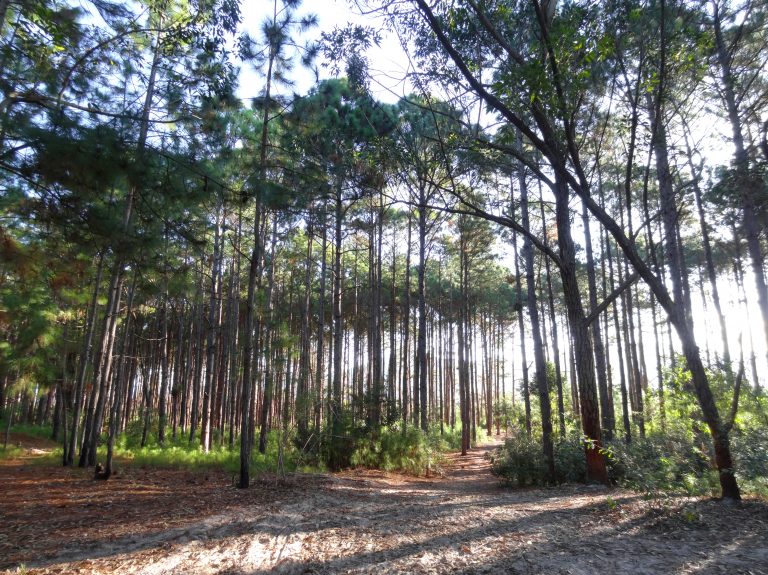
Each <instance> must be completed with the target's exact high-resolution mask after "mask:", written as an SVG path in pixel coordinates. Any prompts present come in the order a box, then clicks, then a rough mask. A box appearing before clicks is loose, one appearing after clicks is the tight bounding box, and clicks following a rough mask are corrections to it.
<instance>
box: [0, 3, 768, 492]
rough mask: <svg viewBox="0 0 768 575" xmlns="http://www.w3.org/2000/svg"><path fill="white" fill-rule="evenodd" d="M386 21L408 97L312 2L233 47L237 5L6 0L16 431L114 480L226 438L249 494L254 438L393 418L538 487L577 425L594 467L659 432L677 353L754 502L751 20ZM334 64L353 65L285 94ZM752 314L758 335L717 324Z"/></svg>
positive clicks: (4, 244)
mask: <svg viewBox="0 0 768 575" xmlns="http://www.w3.org/2000/svg"><path fill="white" fill-rule="evenodd" d="M370 7H371V8H372V9H375V11H376V12H377V13H380V14H382V15H384V16H385V18H386V22H388V23H389V26H391V27H392V29H393V31H394V32H396V33H398V34H399V35H400V37H401V38H402V39H403V43H404V45H406V46H408V47H409V49H410V50H411V51H412V54H411V57H412V59H413V62H414V65H415V66H416V68H417V69H418V74H416V75H415V79H414V82H413V85H414V86H417V87H418V89H417V90H414V93H413V94H412V95H410V96H408V97H405V98H402V99H401V100H400V101H399V102H397V103H395V104H387V103H384V102H381V101H379V100H377V99H376V98H375V97H374V96H373V95H372V94H371V90H370V86H369V74H368V62H367V59H366V57H365V54H366V49H367V48H368V47H370V46H371V45H373V44H374V43H376V42H377V41H378V36H377V34H376V33H375V32H373V31H372V30H369V29H365V28H361V27H349V28H347V29H343V30H336V31H334V32H333V33H325V34H323V36H322V40H321V42H320V43H307V44H303V43H302V41H303V40H302V38H304V37H305V34H306V32H307V30H309V29H310V28H312V27H313V26H315V25H316V19H315V18H314V17H313V16H305V15H303V12H302V11H301V6H300V3H299V2H297V1H296V0H291V1H289V0H274V1H272V2H267V3H265V4H264V20H263V23H262V26H261V29H260V36H259V37H257V38H249V37H247V36H241V37H240V38H239V39H238V40H237V42H233V38H234V36H235V35H236V33H237V30H238V26H239V24H240V13H239V7H238V5H237V3H235V2H228V1H222V2H219V3H214V4H210V3H200V4H197V3H195V2H189V3H187V2H167V1H161V2H144V3H142V4H140V5H137V6H132V7H131V8H130V9H129V8H127V7H125V6H122V5H121V4H113V3H110V2H104V1H101V0H99V1H98V2H97V1H95V0H94V1H92V2H90V3H88V4H87V5H85V6H84V7H81V6H79V5H78V6H75V5H70V4H69V3H67V2H54V1H48V2H31V3H16V2H12V1H7V2H3V3H2V4H0V26H2V28H1V29H0V31H1V32H2V51H1V52H0V57H2V61H3V65H2V74H0V90H2V102H0V170H1V171H2V173H3V178H2V183H1V184H0V185H2V198H0V202H2V219H1V220H0V234H1V235H2V238H1V239H2V241H1V242H0V257H1V259H0V265H1V266H2V267H0V272H1V275H0V297H1V298H2V300H1V301H2V303H1V304H0V306H1V307H0V333H2V336H3V337H2V343H1V344H0V345H1V347H0V354H1V355H0V407H2V408H3V410H4V413H5V417H6V422H7V425H8V426H9V427H10V425H11V424H12V423H13V422H14V421H35V422H38V423H42V422H51V423H52V424H53V434H54V436H55V437H56V438H57V439H58V440H60V441H61V442H62V445H63V447H64V449H63V463H64V464H65V465H74V464H75V463H77V464H79V465H80V466H93V465H95V463H96V452H97V448H98V447H99V445H100V444H101V443H106V445H107V449H108V452H107V453H108V454H107V459H106V469H105V473H106V476H107V477H109V474H110V473H111V470H112V454H113V449H114V445H115V440H116V438H118V437H119V436H120V435H121V434H122V433H124V432H126V430H128V429H133V430H138V431H139V432H140V436H141V444H142V445H144V444H146V443H147V442H157V443H158V444H159V445H166V444H170V443H171V442H179V441H181V440H182V439H183V441H185V442H188V443H189V444H190V445H192V444H199V445H200V447H201V449H202V450H203V451H205V452H207V451H209V450H210V449H212V448H214V447H216V446H228V448H230V449H235V448H238V449H239V450H240V453H241V473H240V486H241V487H247V486H248V485H249V482H250V478H249V469H250V457H251V452H252V449H253V448H258V450H259V451H261V452H262V453H263V452H264V451H265V450H266V448H267V437H268V433H269V431H270V430H280V431H281V432H282V433H283V434H284V435H285V436H286V437H288V436H290V437H291V439H292V441H294V442H295V444H296V445H298V446H299V447H300V448H301V449H302V450H305V451H307V452H310V453H315V454H317V455H318V456H320V457H323V458H324V459H325V460H326V463H327V464H328V465H329V466H330V467H331V468H335V469H338V468H341V467H344V466H346V465H348V464H349V457H350V443H349V437H350V436H351V435H352V434H353V433H361V432H363V433H367V434H373V435H375V434H376V433H377V430H379V429H380V428H381V427H382V426H384V425H395V424H399V425H401V426H402V429H403V430H405V428H406V427H409V426H415V427H419V428H420V429H422V430H423V431H424V432H428V431H429V429H430V428H431V427H436V426H437V427H439V428H440V429H441V430H442V429H443V428H444V427H450V426H455V425H460V426H461V429H462V450H463V451H464V452H466V450H467V449H468V448H469V447H470V445H471V444H472V443H473V442H474V441H476V439H477V430H478V429H479V428H484V429H486V430H487V432H488V433H489V434H490V433H492V432H493V431H494V428H495V430H496V432H497V433H498V432H499V430H500V428H501V426H502V425H504V426H505V427H506V428H509V427H510V425H511V426H512V427H513V428H514V429H515V430H516V432H517V433H521V434H527V435H528V436H531V435H536V436H537V437H540V440H541V442H542V448H543V453H544V456H545V459H546V461H547V467H548V475H549V478H550V480H551V481H554V480H555V455H554V453H555V450H554V445H555V443H556V442H558V441H562V440H563V439H565V438H566V437H567V436H568V434H569V433H572V432H576V433H578V434H581V435H582V436H583V438H584V449H585V457H586V461H587V477H588V478H589V479H591V480H596V481H602V482H607V481H608V471H607V468H606V458H605V450H604V445H606V444H607V443H608V442H611V441H614V440H622V441H624V442H627V443H629V442H632V441H633V440H635V439H636V438H643V437H644V436H645V435H646V434H647V433H649V432H650V430H652V429H660V430H662V431H663V430H664V429H665V425H666V421H667V418H668V413H667V411H668V410H667V408H666V403H665V398H666V393H667V389H665V385H669V382H670V377H671V376H670V373H671V372H672V371H673V370H674V369H676V368H677V367H679V366H680V365H683V366H684V368H685V370H686V373H687V374H688V375H687V380H686V382H687V383H686V386H687V387H686V389H688V390H689V391H690V393H691V397H692V400H694V399H695V402H696V405H697V412H696V413H697V415H696V417H697V418H699V419H700V420H701V423H702V426H704V427H706V428H707V429H708V431H709V435H710V437H711V445H712V461H713V465H714V466H715V467H716V468H717V470H718V471H719V477H720V483H721V488H722V493H723V496H725V497H729V498H734V499H737V498H739V487H738V485H737V481H736V472H738V467H737V464H736V463H734V460H733V456H732V453H731V445H730V435H731V433H732V432H733V430H734V427H735V426H736V425H737V424H736V421H737V413H738V407H739V401H740V398H743V397H744V395H746V394H755V393H757V394H759V393H760V392H761V386H762V384H763V383H764V382H761V377H760V374H761V373H762V372H763V371H764V369H765V360H766V358H765V357H757V354H756V352H755V350H762V349H768V288H766V282H765V274H764V261H763V259H764V256H763V250H764V249H765V245H764V244H765V238H764V237H763V227H764V222H765V210H764V206H765V201H764V198H765V194H766V186H767V180H766V169H765V167H766V165H767V162H768V141H767V140H766V138H767V137H768V136H766V131H767V130H768V117H766V116H765V112H764V110H765V109H766V95H768V87H767V85H766V78H765V69H764V68H765V62H766V58H768V54H767V53H766V49H765V45H766V38H765V35H766V30H767V29H768V27H766V25H765V18H766V15H768V6H767V5H766V4H765V3H764V2H761V1H758V0H745V1H743V2H735V1H734V2H727V1H725V0H711V1H710V2H701V1H697V2H671V1H670V2H665V1H660V2H656V1H651V2H639V1H624V0H622V1H612V2H607V3H602V4H600V5H599V6H598V5H596V4H594V3H584V2H567V3H562V4H560V5H558V3H556V2H554V1H552V0H550V1H547V2H539V1H538V0H532V1H530V2H528V1H526V2H522V1H521V2H514V1H512V2H507V1H504V2H501V1H495V2H491V1H489V2H486V1H482V2H480V1H477V0H468V1H466V2H458V3H452V4H450V5H448V4H445V3H438V2H434V3H433V2H429V1H427V0H414V2H405V3H403V2H385V1H382V2H378V3H373V2H371V6H370ZM323 53H324V54H325V55H326V56H327V57H331V58H332V62H333V65H332V66H331V68H332V69H334V70H344V71H345V72H346V77H345V78H341V79H329V80H323V81H318V83H317V84H316V85H315V86H314V87H312V88H311V89H310V90H309V91H308V92H307V93H306V94H303V95H294V96H293V97H291V98H288V97H286V96H285V95H284V94H285V93H286V91H285V90H284V89H283V88H281V86H282V85H284V84H285V83H286V82H288V81H289V79H290V75H291V70H292V66H293V65H294V64H299V63H300V64H302V65H312V63H313V61H315V60H316V58H318V57H319V56H320V55H321V54H323ZM237 61H239V62H241V63H242V65H248V66H255V67H256V68H257V69H258V70H259V72H260V76H259V77H260V79H261V81H262V82H263V84H262V85H261V86H259V87H257V88H255V89H254V92H257V93H258V97H255V98H252V99H251V100H250V101H247V100H246V101H243V100H241V99H240V98H238V96H237V95H236V93H235V91H236V88H237V68H236V66H235V64H233V62H237ZM718 121H721V122H725V124H723V125H727V126H728V128H729V129H728V130H727V133H726V134H725V136H727V140H728V146H729V154H731V155H732V160H731V161H730V162H729V163H728V164H727V165H717V162H716V161H715V160H712V158H714V157H715V156H714V153H713V152H712V151H711V150H707V148H706V146H708V145H710V144H711V139H710V138H709V137H708V136H709V134H708V133H707V129H708V128H707V124H708V123H709V124H711V123H712V122H718ZM505 252H508V253H509V254H510V257H506V258H502V257H499V255H498V254H501V253H505ZM494 254H496V255H494ZM729 293H735V294H736V296H733V298H731V296H729V295H728V294H729ZM753 294H754V295H753ZM729 299H734V300H735V301H729ZM741 308H746V309H749V310H753V309H754V310H757V311H758V312H759V314H760V318H761V319H760V321H761V322H762V324H763V327H764V329H763V330H762V332H761V333H756V334H754V338H756V339H760V338H763V337H764V338H765V340H766V341H756V342H753V341H751V339H752V338H753V334H752V331H751V330H750V329H749V326H743V327H744V330H745V333H742V334H741V335H740V336H739V337H736V336H737V335H738V334H735V333H732V331H733V328H732V327H731V328H730V330H729V326H728V322H727V316H728V314H729V313H737V312H738V311H739V310H740V309H741ZM702 327H704V328H705V329H708V330H709V331H712V332H714V333H717V337H705V338H703V341H702V337H701V335H700V334H701V333H702V329H701V328H702ZM745 336H746V339H750V341H745ZM697 338H698V340H697ZM736 341H738V348H735V347H734V343H735V342H736ZM761 355H762V354H761ZM745 356H746V357H745ZM531 370H532V371H531ZM713 382H714V383H713ZM257 433H258V437H257Z"/></svg>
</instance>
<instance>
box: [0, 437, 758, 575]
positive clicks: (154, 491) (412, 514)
mask: <svg viewBox="0 0 768 575" xmlns="http://www.w3.org/2000/svg"><path fill="white" fill-rule="evenodd" d="M489 449H490V448H489V447H486V448H478V449H476V450H473V451H472V452H471V453H470V454H469V455H468V456H467V457H460V456H458V455H453V456H451V457H450V458H449V461H448V463H447V465H446V467H445V474H444V476H443V477H440V478H431V479H412V478H404V477H402V476H398V475H394V474H385V473H380V472H371V471H368V472H347V473H343V474H339V475H333V476H328V477H326V476H310V477H306V476H304V477H296V478H292V479H291V480H289V481H288V483H287V485H284V486H280V487H276V486H275V485H274V484H273V483H271V482H266V483H264V484H260V485H256V486H254V487H253V488H252V489H251V490H248V491H247V492H243V491H239V490H237V489H234V488H233V487H231V478H226V477H224V476H222V475H220V474H218V475H210V476H207V477H206V476H201V475H191V474H189V473H188V472H187V473H186V474H185V473H184V472H168V473H167V474H166V473H161V472H157V471H155V470H152V471H145V472H144V476H142V475H141V470H136V473H135V474H128V475H125V476H122V477H121V478H120V479H118V480H117V481H114V482H112V480H110V482H106V484H105V482H94V481H92V480H90V479H89V478H87V477H85V476H83V475H82V474H81V475H79V476H78V475H77V473H76V472H75V471H73V470H67V471H68V472H69V473H70V475H66V474H64V475H62V474H63V473H64V472H63V471H62V470H58V469H57V470H48V469H46V473H48V472H50V473H52V476H51V477H42V478H38V480H37V481H35V480H34V479H28V480H23V481H22V484H23V483H24V481H28V483H27V484H23V485H21V486H19V487H17V483H15V482H14V479H15V477H14V476H13V474H14V473H16V474H17V475H19V476H21V477H22V478H23V477H26V472H25V471H19V470H17V469H15V468H14V467H13V466H9V465H5V466H2V467H0V490H2V491H0V493H2V492H5V493H3V497H2V501H3V505H4V506H5V503H6V502H8V501H14V499H15V498H19V499H20V500H21V503H20V504H19V505H16V506H12V507H11V514H10V515H5V516H2V522H0V568H8V567H12V568H13V567H16V566H18V565H19V563H21V562H23V563H24V565H25V567H26V568H27V572H28V573H109V574H129V573H131V574H133V573H142V574H147V575H149V574H158V575H160V574H163V575H165V574H172V573H178V574H214V573H215V574H225V573H227V574H243V575H245V574H249V575H250V574H254V575H255V574H261V573H297V574H299V573H304V574H311V573H312V574H320V573H328V574H336V573H512V574H545V573H546V574H566V573H567V574H593V573H616V574H631V575H644V574H651V573H653V574H658V573H686V574H689V573H690V574H692V573H702V574H703V573H707V574H709V573H728V574H737V573H740V574H749V573H751V574H754V575H758V574H768V506H766V504H765V503H761V502H746V503H743V504H741V505H738V506H726V505H723V504H720V503H717V502H712V501H697V500H676V501H674V502H669V503H668V504H667V505H665V506H662V505H661V504H660V503H658V502H649V501H645V500H644V499H643V498H642V497H641V496H639V495H637V494H634V493H631V492H625V491H619V490H612V491H608V490H605V489H603V488H596V487H587V486H568V487H563V488H558V489H552V490H526V491H513V490H509V489H506V488H502V487H500V486H499V485H498V483H497V482H496V480H495V479H494V478H493V477H492V476H491V475H490V472H489V470H488V467H489V462H488V460H487V459H486V458H485V457H484V456H485V454H486V453H487V452H488V451H489ZM190 481H194V483H190ZM179 482H182V483H181V484H179ZM9 487H10V491H8V489H7V488H9ZM78 488H80V489H81V490H82V493H80V494H78V492H77V489H78ZM59 489H60V492H59V491H57V490H59ZM86 493H88V494H89V495H88V496H89V497H90V498H91V499H90V504H91V506H90V507H85V508H83V504H84V502H83V501H82V500H80V499H78V497H86ZM6 495H9V496H11V497H10V498H9V497H6ZM67 497H68V498H69V499H67ZM73 498H74V503H73V502H72V500H73ZM4 509H5V510H7V509H8V508H7V507H4ZM83 509H85V511H83ZM62 512H63V513H62ZM3 513H5V511H3ZM62 514H63V515H64V517H62ZM31 517H34V518H39V520H38V521H33V522H30V518H31ZM67 518H69V519H71V520H70V521H68V519H67ZM73 518H74V519H73ZM30 523H32V525H31V526H30V527H29V528H26V527H25V525H27V524H30ZM33 533H36V534H37V536H36V537H37V538H36V539H35V538H34V536H33V535H32V534H33ZM25 534H26V535H25ZM10 572H13V571H10Z"/></svg>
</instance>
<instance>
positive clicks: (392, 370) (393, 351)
mask: <svg viewBox="0 0 768 575" xmlns="http://www.w3.org/2000/svg"><path fill="white" fill-rule="evenodd" d="M396 245H397V228H396V227H395V226H394V225H393V226H392V265H391V270H392V283H391V284H390V291H389V298H390V301H389V368H388V370H387V384H388V385H387V387H388V392H387V399H388V401H387V421H388V422H391V421H392V420H393V419H394V415H395V411H394V410H395V385H396V375H397V373H396V372H397V345H396V344H397V338H396V325H397V307H396V302H397V250H396V249H395V246H396Z"/></svg>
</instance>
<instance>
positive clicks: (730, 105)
mask: <svg viewBox="0 0 768 575" xmlns="http://www.w3.org/2000/svg"><path fill="white" fill-rule="evenodd" d="M720 7H721V3H720V2H718V1H716V0H712V12H713V22H712V23H713V27H714V30H715V49H716V53H717V63H718V65H719V67H720V76H721V79H722V85H721V86H720V94H721V96H722V98H723V100H724V101H725V107H726V110H727V111H728V121H729V122H730V124H731V132H732V140H733V147H734V154H733V168H734V171H735V175H736V186H737V188H738V191H739V196H740V199H741V209H742V214H743V218H744V226H743V227H744V234H745V237H746V240H747V250H748V252H749V257H750V260H751V262H752V272H753V275H754V278H755V288H756V290H757V300H758V305H759V307H760V313H761V315H762V319H763V334H764V336H765V341H766V344H768V285H766V281H765V272H764V264H765V262H764V257H763V252H762V248H761V245H760V224H759V222H758V211H757V202H758V197H759V195H760V193H761V187H762V183H761V181H760V178H759V177H758V176H757V175H755V174H753V173H751V171H750V166H749V157H748V155H747V150H746V147H745V144H744V134H743V129H742V122H741V116H740V112H739V101H738V97H737V95H736V90H735V86H736V78H735V76H734V72H733V68H732V66H731V61H732V60H731V54H730V53H729V50H728V46H727V45H726V40H725V38H724V36H723V29H722V15H721V13H720ZM766 349H768V346H767V347H766ZM767 353H768V352H767Z"/></svg>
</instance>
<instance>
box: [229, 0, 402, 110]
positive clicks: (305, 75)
mask: <svg viewBox="0 0 768 575" xmlns="http://www.w3.org/2000/svg"><path fill="white" fill-rule="evenodd" d="M278 2H279V0H278ZM272 7H273V2H272V0H244V1H243V3H242V5H241V11H242V17H243V18H242V29H243V31H244V32H247V33H249V34H250V35H251V36H253V37H255V38H258V35H259V26H260V24H261V22H262V21H263V20H264V18H265V17H266V16H267V15H269V14H271V12H272ZM312 13H314V14H315V15H316V16H317V18H318V26H317V27H316V28H315V29H314V30H312V31H311V33H309V34H307V36H306V38H302V39H303V40H306V39H318V38H319V37H320V35H321V34H322V33H323V32H331V31H332V30H334V29H335V28H343V27H344V26H346V25H347V24H361V25H366V26H370V27H373V28H376V29H378V30H380V31H381V33H382V43H381V46H379V47H373V48H372V49H371V50H370V52H369V53H368V58H369V61H370V62H371V70H370V71H371V75H372V77H373V79H372V81H371V86H370V88H371V91H372V93H373V95H374V96H375V97H376V98H377V99H379V100H381V101H384V102H388V103H394V102H396V101H397V100H398V99H399V98H400V97H402V96H404V95H405V93H406V90H405V83H404V81H403V79H404V77H405V74H406V72H407V68H408V58H407V56H406V55H405V53H404V51H403V49H402V47H401V44H400V41H399V40H398V38H397V36H396V35H395V34H392V33H389V32H387V31H386V30H383V27H382V22H381V21H380V20H378V19H377V18H375V17H373V16H362V15H360V13H359V12H356V11H355V10H353V8H352V7H351V5H350V3H349V2H347V1H346V0H321V1H318V0H314V1H313V0H305V1H304V4H303V6H302V8H301V10H300V14H312ZM320 64H322V60H320ZM319 72H320V77H321V78H329V77H331V74H330V72H329V70H327V69H325V68H323V67H322V66H319ZM292 77H293V80H294V82H295V84H294V86H293V87H291V88H289V89H288V90H290V91H293V92H296V93H297V94H304V93H306V92H307V91H308V90H309V89H310V88H311V87H312V86H313V85H314V83H315V77H314V74H313V73H312V72H311V71H309V70H306V69H302V68H301V67H300V66H299V65H297V66H296V68H295V70H294V72H293V74H292ZM262 86H263V82H262V81H261V80H260V79H259V78H258V76H257V75H256V74H255V73H254V71H253V70H251V69H248V67H247V66H243V67H242V68H241V81H240V91H239V94H240V97H242V98H244V99H247V98H253V97H255V96H258V91H259V90H260V89H261V87H262Z"/></svg>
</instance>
